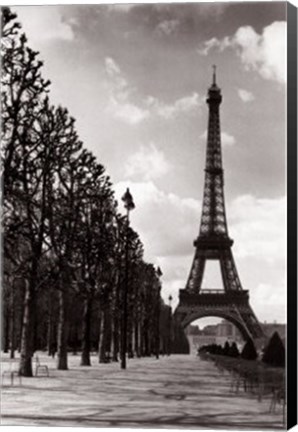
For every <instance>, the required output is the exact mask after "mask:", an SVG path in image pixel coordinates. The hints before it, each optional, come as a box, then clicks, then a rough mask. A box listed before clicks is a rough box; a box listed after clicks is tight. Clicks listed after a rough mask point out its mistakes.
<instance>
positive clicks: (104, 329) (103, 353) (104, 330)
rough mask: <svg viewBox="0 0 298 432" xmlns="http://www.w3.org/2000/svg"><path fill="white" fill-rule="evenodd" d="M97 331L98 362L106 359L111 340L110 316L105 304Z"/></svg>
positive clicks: (104, 361) (103, 361)
mask: <svg viewBox="0 0 298 432" xmlns="http://www.w3.org/2000/svg"><path fill="white" fill-rule="evenodd" d="M100 324H101V325H100V331H99V335H100V336H99V348H98V351H99V363H106V362H107V361H108V358H107V354H108V353H109V350H110V341H111V317H110V311H109V308H108V307H106V306H105V308H104V309H103V311H102V312H101V320H100Z"/></svg>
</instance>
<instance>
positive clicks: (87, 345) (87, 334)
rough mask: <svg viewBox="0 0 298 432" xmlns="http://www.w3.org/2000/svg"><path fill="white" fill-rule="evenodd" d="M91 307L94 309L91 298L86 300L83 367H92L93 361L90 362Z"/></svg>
mask: <svg viewBox="0 0 298 432" xmlns="http://www.w3.org/2000/svg"><path fill="white" fill-rule="evenodd" d="M91 307H92V299H91V298H90V297H87V298H86V299H85V300H84V312H83V350H82V357H81V366H91V361H90V330H91Z"/></svg>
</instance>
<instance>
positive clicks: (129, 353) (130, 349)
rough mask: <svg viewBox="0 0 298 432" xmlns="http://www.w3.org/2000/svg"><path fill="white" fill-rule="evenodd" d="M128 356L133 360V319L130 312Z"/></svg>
mask: <svg viewBox="0 0 298 432" xmlns="http://www.w3.org/2000/svg"><path fill="white" fill-rule="evenodd" d="M126 337H127V356H128V358H133V356H134V353H133V319H132V315H131V312H130V317H129V319H128V326H127V336H126Z"/></svg>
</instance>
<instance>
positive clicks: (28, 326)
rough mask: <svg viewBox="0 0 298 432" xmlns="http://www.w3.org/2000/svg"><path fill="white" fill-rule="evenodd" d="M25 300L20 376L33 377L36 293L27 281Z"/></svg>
mask: <svg viewBox="0 0 298 432" xmlns="http://www.w3.org/2000/svg"><path fill="white" fill-rule="evenodd" d="M25 283H26V287H25V299H24V315H23V325H22V337H21V359H20V369H19V372H20V375H22V376H27V377H32V376H33V373H32V327H33V325H32V324H33V322H32V320H33V315H34V313H35V310H34V305H35V301H34V300H35V299H34V296H35V292H34V289H33V287H32V285H31V284H30V283H29V281H26V282H25Z"/></svg>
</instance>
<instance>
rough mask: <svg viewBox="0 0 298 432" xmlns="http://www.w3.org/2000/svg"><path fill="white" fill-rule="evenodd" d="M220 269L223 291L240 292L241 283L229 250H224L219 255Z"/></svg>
mask: <svg viewBox="0 0 298 432" xmlns="http://www.w3.org/2000/svg"><path fill="white" fill-rule="evenodd" d="M220 268H221V274H222V279H223V283H224V288H225V291H226V292H227V291H230V290H233V291H238V290H242V286H241V282H240V279H239V276H238V272H237V269H236V265H235V261H234V258H233V254H232V251H231V249H228V250H224V251H222V252H221V254H220Z"/></svg>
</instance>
